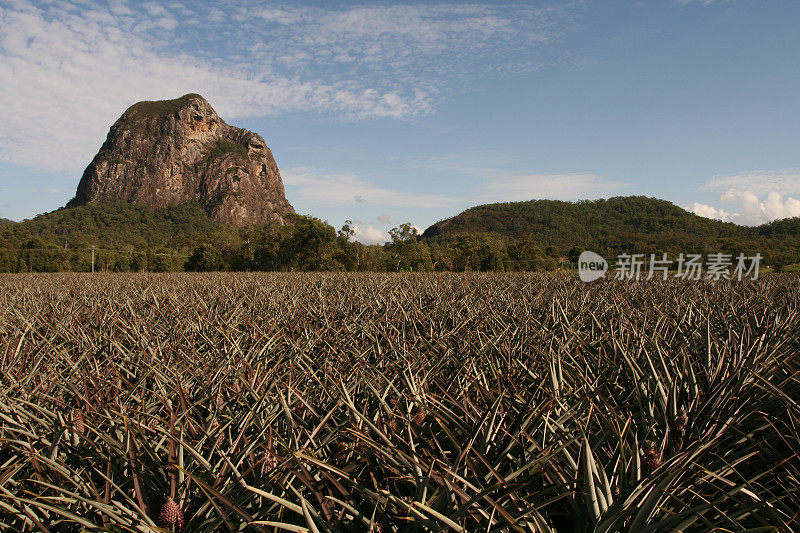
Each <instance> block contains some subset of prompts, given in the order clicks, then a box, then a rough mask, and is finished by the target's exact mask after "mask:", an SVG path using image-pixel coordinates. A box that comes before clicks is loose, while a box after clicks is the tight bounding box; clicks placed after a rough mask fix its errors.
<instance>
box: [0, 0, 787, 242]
mask: <svg viewBox="0 0 800 533" xmlns="http://www.w3.org/2000/svg"><path fill="white" fill-rule="evenodd" d="M798 27H800V2H796V1H780V0H775V1H769V2H764V1H758V0H753V1H746V0H726V1H723V0H719V1H712V0H707V1H701V0H696V1H691V0H663V1H652V2H623V1H599V0H598V1H575V2H528V3H516V4H514V3H495V2H492V3H460V2H443V3H436V4H431V3H424V4H423V3H414V2H408V3H402V4H401V3H374V2H363V3H359V2H347V3H333V2H306V3H272V2H256V1H252V2H248V1H244V2H236V3H225V2H219V3H214V2H204V3H200V2H172V1H170V2H134V1H127V2H126V1H115V2H110V3H109V2H92V1H90V0H71V1H60V0H59V1H55V2H35V3H30V2H17V1H5V0H0V216H4V217H7V218H12V219H14V220H21V219H23V218H30V217H32V216H35V215H36V214H38V213H43V212H47V211H50V210H53V209H55V208H58V207H60V206H63V205H64V204H65V203H66V202H67V201H68V200H69V199H70V198H71V197H72V195H73V194H74V191H75V187H76V186H77V183H78V180H79V179H80V175H81V173H82V170H83V168H84V167H85V166H86V164H88V162H89V161H90V159H91V157H92V156H93V155H94V153H95V152H96V151H97V150H98V148H99V147H100V144H101V143H102V141H103V139H104V138H105V135H106V133H107V131H108V128H109V126H110V125H111V124H112V123H113V122H114V120H115V119H116V118H117V117H118V116H119V115H120V114H121V113H122V112H123V111H124V110H125V108H127V107H128V106H129V105H130V104H132V103H134V102H136V101H139V100H155V99H164V98H175V97H178V96H180V95H182V94H185V93H188V92H199V93H201V94H203V95H204V96H205V97H206V98H207V99H208V100H209V101H210V102H211V104H212V105H213V106H214V107H215V109H216V110H217V112H218V113H219V114H220V115H221V116H222V117H223V119H225V120H226V121H227V122H228V123H230V124H233V125H236V126H241V127H245V128H248V129H251V130H253V131H256V132H258V133H259V134H261V135H262V136H263V137H264V138H265V139H266V140H267V143H268V144H269V146H270V148H271V149H272V151H273V153H274V155H275V157H276V160H277V163H278V166H279V168H280V169H281V173H282V176H283V179H284V182H285V185H286V191H287V197H288V199H289V201H290V202H291V203H292V204H293V205H294V207H295V209H296V210H297V211H298V212H300V213H306V214H312V215H314V216H317V217H319V218H321V219H323V220H327V221H328V222H330V223H331V224H333V225H335V226H337V227H338V226H339V225H341V224H342V222H343V221H344V220H345V219H352V220H354V221H355V222H356V225H357V226H358V236H359V238H360V239H361V240H363V241H365V242H377V241H380V240H382V239H383V238H385V236H386V234H387V231H388V229H390V228H391V227H394V226H396V225H399V224H400V223H402V222H406V221H410V222H412V223H413V224H415V225H417V226H419V227H420V228H425V227H427V226H428V225H430V224H431V223H433V222H435V221H437V220H440V219H442V218H446V217H448V216H452V215H454V214H457V213H458V212H460V211H462V210H463V209H465V208H467V207H470V206H473V205H477V204H480V203H487V202H492V201H514V200H529V199H533V198H554V199H565V200H578V199H584V198H601V197H608V196H617V195H629V194H642V195H647V196H655V197H659V198H664V199H667V200H670V201H672V202H675V203H676V204H678V205H680V206H682V207H686V208H689V209H691V210H694V211H695V212H697V213H698V214H701V215H703V216H710V217H716V218H721V219H725V220H733V221H736V222H740V223H745V224H758V223H762V222H765V221H768V220H772V219H775V218H782V217H786V216H800V200H798V198H800V143H798V140H800V90H798V89H799V88H800V68H798V60H799V59H800V32H798V31H797V28H798Z"/></svg>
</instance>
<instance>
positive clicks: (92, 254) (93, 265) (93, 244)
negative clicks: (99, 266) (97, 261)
mask: <svg viewBox="0 0 800 533" xmlns="http://www.w3.org/2000/svg"><path fill="white" fill-rule="evenodd" d="M92 274H94V244H93V245H92Z"/></svg>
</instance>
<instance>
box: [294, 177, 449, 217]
mask: <svg viewBox="0 0 800 533" xmlns="http://www.w3.org/2000/svg"><path fill="white" fill-rule="evenodd" d="M281 176H282V177H283V182H284V184H285V185H286V188H287V189H288V190H290V191H291V198H292V199H293V201H295V202H298V203H302V204H325V205H330V204H344V205H348V204H363V203H368V204H371V205H379V206H409V205H413V206H416V207H422V208H435V207H449V206H451V205H453V204H455V203H456V202H457V201H458V200H459V199H458V198H456V197H451V196H444V195H440V194H426V193H413V192H407V191H402V190H399V189H392V188H387V187H380V186H377V185H375V184H373V183H370V182H369V181H367V180H365V179H364V178H362V177H360V176H359V175H357V174H354V173H336V174H326V173H320V172H318V171H317V170H315V169H313V168H308V167H300V168H289V169H286V170H283V171H281Z"/></svg>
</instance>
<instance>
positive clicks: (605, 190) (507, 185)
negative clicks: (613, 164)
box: [477, 173, 625, 201]
mask: <svg viewBox="0 0 800 533" xmlns="http://www.w3.org/2000/svg"><path fill="white" fill-rule="evenodd" d="M624 186H625V184H624V183H621V182H616V181H611V180H608V179H605V178H603V177H601V176H598V175H596V174H584V173H564V174H518V175H509V176H503V177H496V178H494V179H490V180H487V181H486V182H485V183H483V184H482V185H481V186H480V187H479V188H478V190H477V198H479V199H483V200H485V201H519V200H532V199H539V198H549V199H554V200H584V199H593V198H597V197H599V196H603V195H608V194H609V193H612V192H614V191H616V190H619V189H621V188H622V187H624Z"/></svg>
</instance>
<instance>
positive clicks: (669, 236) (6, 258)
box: [0, 197, 800, 272]
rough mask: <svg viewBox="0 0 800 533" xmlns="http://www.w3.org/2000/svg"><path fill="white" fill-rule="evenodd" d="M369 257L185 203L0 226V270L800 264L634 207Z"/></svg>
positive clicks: (520, 222)
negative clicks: (697, 258) (653, 261)
mask: <svg viewBox="0 0 800 533" xmlns="http://www.w3.org/2000/svg"><path fill="white" fill-rule="evenodd" d="M389 233H390V237H391V240H390V242H388V243H386V244H385V245H381V246H366V245H363V244H361V243H358V242H354V239H353V235H354V231H353V227H352V223H346V224H345V225H344V226H343V227H342V228H340V229H338V230H337V229H336V228H334V227H333V226H331V225H330V224H328V223H327V222H324V221H321V220H319V219H316V218H314V217H310V216H302V215H295V214H290V215H289V216H288V218H287V224H286V225H281V224H277V223H272V224H266V225H261V226H255V225H250V226H245V227H241V228H235V227H233V226H229V225H226V224H222V223H220V222H216V221H214V220H212V219H211V218H209V217H208V215H207V214H206V213H205V211H204V210H203V209H202V208H201V207H200V206H199V205H197V204H180V205H176V206H171V207H167V208H164V209H153V208H150V207H144V206H138V205H134V204H131V203H126V202H111V203H93V204H90V205H86V206H80V207H71V208H64V209H60V210H58V211H54V212H52V213H48V214H45V215H40V216H38V217H36V218H34V219H32V220H26V221H23V222H19V223H11V224H6V225H2V226H0V271H3V272H25V271H44V272H54V271H61V270H73V271H88V270H91V257H92V247H93V246H94V247H95V250H94V252H95V268H96V269H97V270H109V271H156V272H162V271H176V270H276V271H302V270H362V271H364V270H370V271H419V270H456V271H464V270H483V271H487V270H553V269H556V268H558V267H559V266H562V267H566V266H568V262H569V261H572V262H573V263H574V261H575V260H576V258H577V255H578V254H580V252H581V251H583V250H584V249H589V250H593V251H595V252H598V253H600V254H601V255H603V256H604V257H607V258H608V259H609V260H612V261H613V259H614V257H615V256H616V255H617V254H619V253H621V252H630V253H644V254H649V253H660V252H667V253H669V254H670V256H671V257H675V256H677V254H678V253H680V252H683V253H701V254H709V253H715V252H726V253H731V254H737V253H739V252H744V253H746V254H748V255H753V254H755V253H761V254H762V256H763V257H764V264H767V265H774V266H777V267H779V268H781V267H783V266H785V265H792V264H796V263H798V262H800V219H796V218H795V219H786V220H780V221H776V222H773V223H771V224H766V225H763V226H759V227H747V226H737V225H735V224H730V223H724V222H720V221H717V220H710V219H707V218H702V217H699V216H697V215H694V214H692V213H689V212H687V211H685V210H683V209H681V208H679V207H677V206H675V205H673V204H671V203H669V202H665V201H663V200H656V199H652V198H643V197H628V198H611V199H608V200H596V201H584V202H575V203H571V202H558V201H551V200H535V201H530V202H517V203H508V204H492V205H484V206H479V207H475V208H472V209H469V210H467V211H465V212H463V213H461V214H460V215H458V216H456V217H453V218H450V219H447V220H444V221H442V222H439V223H437V224H434V225H433V226H431V227H430V228H428V229H427V230H426V231H425V233H424V234H423V235H422V236H419V235H417V233H416V231H415V230H414V228H413V227H412V226H411V224H403V225H402V226H400V227H397V228H394V229H392V230H391V231H390V232H389Z"/></svg>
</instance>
